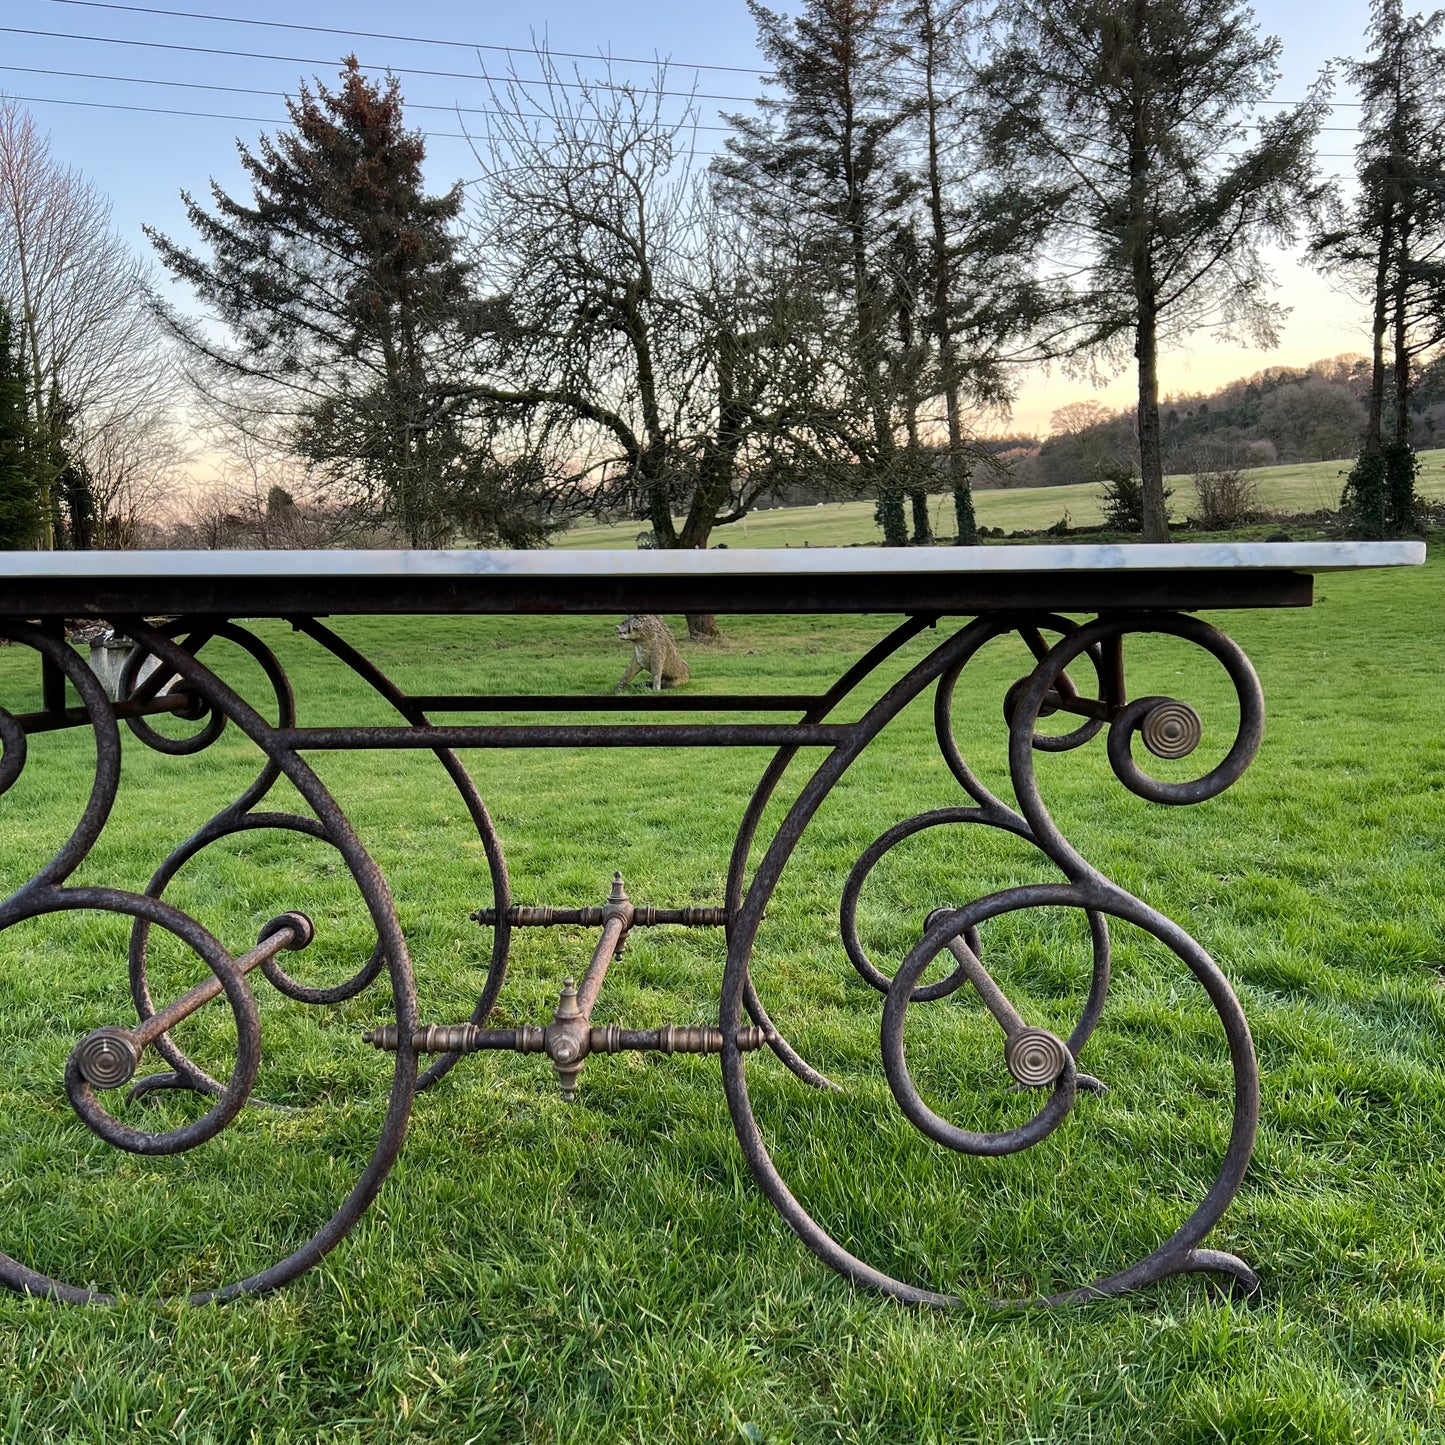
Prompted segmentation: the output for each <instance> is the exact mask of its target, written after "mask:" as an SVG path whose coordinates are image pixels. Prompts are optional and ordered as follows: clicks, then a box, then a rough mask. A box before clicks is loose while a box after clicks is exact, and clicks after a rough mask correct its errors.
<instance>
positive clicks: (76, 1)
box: [50, 0, 764, 78]
mask: <svg viewBox="0 0 1445 1445" xmlns="http://www.w3.org/2000/svg"><path fill="white" fill-rule="evenodd" d="M50 3H51V4H52V5H75V6H79V7H81V8H83V9H86V10H120V11H123V12H125V13H126V14H131V15H165V16H169V17H170V18H171V19H174V20H211V21H214V22H215V23H216V24H218V25H251V26H257V27H264V28H265V29H268V30H303V31H306V32H308V33H310V34H312V35H344V36H347V37H348V38H351V39H355V40H401V41H405V42H406V43H407V44H409V45H438V46H443V47H446V48H448V49H451V50H492V51H496V52H498V53H500V54H502V55H531V54H533V53H534V52H533V50H532V49H531V48H530V47H528V46H525V45H495V44H487V43H486V42H484V41H480V40H446V39H442V38H441V37H439V36H429V35H398V34H393V33H389V32H387V31H384V30H344V29H341V28H339V27H337V26H333V25H301V24H298V23H297V22H295V21H289V20H250V19H247V18H246V17H245V16H241V15H215V14H210V13H206V12H202V11H197V10H163V9H161V8H160V7H159V6H155V5H116V4H112V3H107V0H50ZM544 48H545V49H546V51H547V53H548V54H549V55H555V56H557V57H558V58H559V59H562V60H606V61H608V62H609V63H610V64H613V65H653V66H655V65H657V64H659V63H660V61H661V57H659V56H653V57H652V58H651V59H650V60H644V59H641V58H639V57H637V56H630V55H612V54H605V53H602V52H599V51H581V50H553V49H552V48H551V46H546V47H544ZM668 63H670V64H676V65H677V66H679V67H680V68H681V69H683V70H715V71H721V72H725V73H727V74H730V75H752V76H756V77H758V78H761V77H762V75H763V73H764V72H762V71H761V70H756V69H753V68H751V67H749V66H746V65H710V64H709V65H704V64H701V63H695V64H694V63H688V62H684V61H681V60H679V61H675V62H668Z"/></svg>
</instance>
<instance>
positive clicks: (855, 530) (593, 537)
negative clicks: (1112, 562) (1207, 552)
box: [557, 450, 1445, 548]
mask: <svg viewBox="0 0 1445 1445" xmlns="http://www.w3.org/2000/svg"><path fill="white" fill-rule="evenodd" d="M1420 460H1421V471H1420V480H1419V490H1420V495H1421V496H1424V497H1430V498H1432V499H1439V498H1442V497H1445V450H1440V451H1430V452H1421V453H1420ZM1349 468H1350V464H1349V463H1348V462H1311V463H1300V464H1294V465H1290V466H1282V467H1261V468H1259V469H1258V470H1256V471H1254V472H1252V473H1250V475H1251V476H1252V477H1254V478H1255V479H1256V480H1257V481H1258V483H1259V500H1260V505H1261V506H1262V507H1265V508H1268V509H1269V510H1272V511H1277V512H1282V513H1298V512H1317V511H1320V510H1322V509H1326V508H1328V509H1330V510H1333V509H1334V508H1336V507H1338V506H1339V503H1340V489H1341V488H1342V487H1343V485H1344V478H1345V473H1346V472H1348V471H1349ZM1165 484H1166V485H1167V486H1169V487H1172V488H1173V490H1174V496H1173V498H1172V499H1171V500H1170V504H1169V508H1170V514H1171V515H1172V516H1173V517H1175V518H1176V519H1177V518H1182V517H1186V516H1188V515H1189V514H1190V512H1191V511H1192V510H1193V509H1194V506H1195V497H1194V484H1193V481H1192V480H1191V479H1190V478H1189V477H1169V478H1167V479H1166V483H1165ZM1102 491H1103V489H1102V487H1101V486H1100V485H1099V484H1098V483H1095V482H1081V483H1079V484H1078V485H1077V486H1071V487H1011V488H1008V489H1005V490H999V489H993V490H979V491H977V492H975V493H974V507H975V510H976V511H977V513H978V521H979V525H980V526H982V527H1002V528H1003V529H1004V530H1005V531H1010V532H1012V531H1023V530H1031V529H1040V528H1044V527H1050V526H1052V525H1053V524H1054V523H1056V522H1058V521H1059V520H1061V519H1062V518H1063V517H1064V515H1065V514H1066V513H1067V515H1068V521H1069V525H1070V526H1072V527H1092V526H1097V525H1099V524H1100V523H1101V522H1102V521H1103V514H1102V513H1101V512H1100V510H1099V500H1100V496H1101V494H1102ZM929 512H930V515H931V516H932V518H933V529H934V531H935V532H936V533H937V534H938V535H939V536H940V537H951V536H953V535H954V533H955V531H956V530H957V524H956V522H955V520H954V516H953V498H952V496H951V495H939V496H935V497H932V498H930V500H929ZM643 527H644V524H642V523H640V522H622V523H607V524H601V523H595V522H594V523H588V524H586V525H581V526H576V527H573V528H571V529H570V530H569V531H568V532H566V533H564V534H563V535H562V536H560V537H559V538H558V539H557V546H559V547H586V548H592V547H625V548H631V547H632V546H634V545H635V541H636V537H637V534H638V532H639V531H640V530H643ZM1267 530H1274V529H1273V528H1270V529H1267ZM879 536H880V533H879V530H878V524H877V522H875V521H874V519H873V503H872V502H826V503H820V504H818V505H815V506H811V507H779V508H776V509H775V510H773V511H769V512H754V513H753V514H752V515H751V516H749V517H747V518H746V519H745V520H744V521H742V522H736V523H733V524H732V525H731V526H728V527H723V528H720V529H719V530H718V531H717V532H715V533H714V534H713V541H714V542H726V543H727V544H728V546H729V547H784V546H791V547H803V546H809V547H848V546H852V545H854V544H855V543H867V542H877V541H878V540H879Z"/></svg>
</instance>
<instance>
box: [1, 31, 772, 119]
mask: <svg viewBox="0 0 1445 1445" xmlns="http://www.w3.org/2000/svg"><path fill="white" fill-rule="evenodd" d="M0 34H4V35H30V36H38V37H40V38H41V39H45V40H84V41H86V42H88V43H90V44H94V45H129V46H133V47H135V48H136V49H139V50H173V51H179V52H181V53H183V54H186V55H224V56H228V57H229V58H231V59H234V60H279V61H283V62H285V63H286V64H288V65H314V66H320V67H322V68H323V69H330V68H331V67H333V66H334V65H335V64H336V62H335V61H334V60H311V59H308V58H307V57H306V56H304V55H272V54H269V53H267V52H265V51H259V50H228V49H226V48H225V47H223V46H216V45H181V44H178V43H177V42H175V41H169V40H130V39H122V38H121V37H120V36H116V35H76V34H74V33H72V32H70V31H68V30H27V29H23V28H21V27H20V26H18V25H0ZM599 58H601V57H599ZM358 68H359V69H361V70H369V71H383V72H388V73H393V74H397V75H425V76H429V77H431V78H433V79H442V80H484V81H487V82H489V83H491V84H496V85H508V84H511V83H513V82H515V83H518V84H521V85H542V84H546V85H549V86H551V85H555V86H558V87H559V88H561V89H564V90H626V91H632V92H634V93H636V94H645V95H653V94H655V95H658V96H670V97H672V98H674V99H678V100H735V101H740V102H742V103H743V104H744V105H753V104H755V103H756V102H757V99H758V97H757V96H754V95H713V94H710V93H708V92H705V91H691V90H663V89H661V88H660V87H657V86H648V85H630V84H627V83H626V82H619V81H602V80H598V81H591V80H556V79H551V80H546V81H543V80H541V79H538V80H525V79H520V78H519V77H516V76H509V75H489V74H488V73H487V72H486V71H485V70H430V69H426V68H424V67H422V66H417V65H362V64H361V63H360V62H358Z"/></svg>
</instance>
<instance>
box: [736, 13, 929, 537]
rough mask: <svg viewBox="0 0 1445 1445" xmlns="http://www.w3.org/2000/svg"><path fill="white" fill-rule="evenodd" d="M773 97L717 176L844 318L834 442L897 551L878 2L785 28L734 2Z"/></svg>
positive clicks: (889, 171)
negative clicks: (742, 196)
mask: <svg viewBox="0 0 1445 1445" xmlns="http://www.w3.org/2000/svg"><path fill="white" fill-rule="evenodd" d="M748 8H749V10H751V12H752V15H753V19H754V20H755V21H756V23H757V27H758V46H759V48H760V49H761V50H762V52H763V54H764V55H765V56H767V58H768V62H769V65H770V66H771V73H770V76H769V81H770V83H771V84H773V85H775V86H776V87H777V88H778V90H779V91H780V92H781V94H779V95H772V96H765V97H764V98H763V99H762V100H760V101H759V102H758V106H759V112H760V113H759V115H758V116H732V117H730V120H731V122H732V125H733V127H734V131H735V133H734V135H733V136H731V137H730V138H729V140H728V143H727V152H728V153H727V155H726V157H724V158H723V160H722V161H721V162H720V163H719V170H720V172H721V173H722V174H723V175H724V176H725V177H727V178H728V179H729V180H730V181H733V182H735V183H737V184H738V185H739V186H740V187H741V188H743V189H744V190H745V191H746V192H748V193H749V194H750V195H751V198H752V209H753V213H754V216H755V218H756V220H757V221H758V222H759V223H760V224H761V225H763V226H764V227H767V228H771V229H773V230H775V231H778V232H782V233H787V234H790V235H793V236H795V237H797V241H798V244H799V245H800V246H801V248H802V249H803V250H804V251H805V253H806V254H807V255H808V256H809V258H810V261H811V265H812V267H813V269H814V274H815V276H816V278H817V280H816V283H815V284H816V286H817V287H818V289H819V292H820V294H826V295H828V296H830V297H832V298H835V300H836V302H837V303H838V304H839V305H840V306H842V307H844V308H846V311H847V314H848V318H849V330H850V332H851V336H850V346H849V352H850V355H849V356H848V357H847V358H846V373H847V374H846V377H845V386H846V389H847V391H848V392H849V393H850V397H849V401H850V403H851V405H852V407H853V409H854V410H855V412H856V415H857V423H858V424H857V425H855V426H854V427H852V429H851V431H850V435H849V437H848V441H849V444H850V446H851V447H852V448H853V450H854V452H855V454H856V457H857V461H858V464H859V468H860V471H861V473H862V475H863V480H864V483H865V485H867V486H871V487H872V488H874V489H875V490H876V493H877V497H878V509H877V515H878V520H879V523H880V525H881V526H882V528H883V539H884V541H885V543H887V544H888V545H890V546H902V545H904V544H905V543H906V542H907V541H908V529H907V523H906V519H905V513H904V491H905V487H904V485H903V482H904V472H905V470H906V468H905V467H904V466H903V465H901V464H900V459H899V457H898V455H897V447H896V445H895V440H894V409H895V405H896V404H897V402H898V397H897V396H896V394H895V392H894V390H893V387H892V385H891V384H890V359H889V351H890V343H891V341H892V339H893V326H894V323H895V322H896V311H895V309H894V306H893V305H892V304H891V303H892V302H893V301H894V300H895V299H896V291H895V289H894V287H893V286H892V284H891V281H890V275H889V257H888V251H889V247H890V242H891V241H892V239H893V238H894V237H895V236H896V224H897V221H898V218H899V214H900V210H901V206H902V202H903V200H904V199H905V196H904V193H903V192H901V191H900V189H899V187H898V184H897V182H898V173H897V166H896V153H897V145H898V131H899V127H900V126H901V125H902V123H903V120H904V114H905V112H904V108H903V106H902V105H901V104H900V101H899V93H898V77H897V75H896V74H895V71H896V68H897V59H898V57H897V50H896V47H895V45H894V44H893V41H892V37H891V34H890V29H889V19H890V7H889V5H888V3H887V0H807V3H806V4H805V5H804V6H803V8H802V12H801V13H800V14H799V15H798V16H796V17H789V16H786V15H782V14H779V13H778V12H776V11H773V10H769V9H767V8H766V7H765V6H763V5H761V4H759V3H757V0H748Z"/></svg>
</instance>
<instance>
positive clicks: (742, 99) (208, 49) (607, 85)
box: [0, 0, 1357, 107]
mask: <svg viewBox="0 0 1445 1445" xmlns="http://www.w3.org/2000/svg"><path fill="white" fill-rule="evenodd" d="M51 3H52V4H86V5H94V6H96V7H97V8H107V9H116V10H130V9H139V8H140V7H133V6H126V5H113V4H110V3H108V0H107V3H105V4H104V5H102V0H51ZM156 13H159V14H167V15H176V16H182V17H189V15H190V12H187V11H157V12H156ZM194 18H197V19H223V20H232V21H234V23H236V24H238V25H252V24H267V25H275V26H278V27H282V28H287V29H304V30H323V31H324V32H325V33H328V34H338V35H347V36H354V37H363V36H366V35H368V34H369V33H370V32H366V31H348V30H334V31H333V30H329V29H327V28H326V27H321V26H300V25H297V26H290V25H286V24H285V23H284V22H281V21H264V22H263V21H251V20H243V19H241V18H239V17H233V16H205V15H201V14H199V13H197V14H196V15H195V16H194ZM0 34H6V35H28V36H33V37H39V38H42V39H47V40H81V41H85V42H87V43H89V44H94V45H127V46H132V47H135V48H138V49H144V50H170V51H178V52H181V53H183V54H188V55H223V56H227V57H229V58H231V59H236V60H273V61H279V62H282V63H285V64H288V65H308V66H320V67H321V68H323V69H329V68H330V67H331V66H333V65H335V63H336V62H335V61H334V60H314V59H308V58H307V57H305V56H301V55H274V54H271V53H269V52H266V51H255V50H234V49H229V48H227V47H224V46H214V45H182V44H179V43H178V42H175V41H165V40H133V39H129V38H125V37H121V36H115V35H79V34H75V33H74V32H72V31H66V30H36V29H26V28H22V27H20V26H15V25H0ZM385 38H387V39H403V40H405V39H411V38H413V37H407V36H387V37H385ZM420 43H423V44H425V43H429V42H425V41H421V42H420ZM438 43H441V42H438ZM445 43H446V44H449V45H451V44H456V45H461V44H462V42H461V41H455V42H452V41H447V42H445ZM467 48H468V49H483V48H487V49H493V50H502V51H505V52H506V53H508V54H515V55H545V56H551V55H565V56H568V57H570V58H575V59H586V60H601V61H603V62H604V63H607V62H610V61H611V60H612V59H613V57H610V56H607V55H581V54H580V53H579V52H571V51H566V52H564V51H551V50H548V49H547V48H546V47H545V46H543V47H542V48H541V49H540V50H539V51H537V52H532V51H527V50H522V49H520V48H517V47H510V46H488V47H482V46H467ZM617 63H619V64H624V65H642V64H653V65H659V66H667V65H672V66H674V67H676V68H677V69H681V70H704V69H709V68H712V67H707V66H700V65H688V64H684V63H683V62H681V61H664V60H662V59H661V58H659V59H658V60H656V61H640V60H635V59H624V58H622V57H617ZM358 65H359V68H360V69H362V70H366V71H380V72H383V73H392V74H397V75H424V76H427V77H429V78H432V79H443V80H473V81H475V80H482V81H486V82H487V83H488V84H494V85H508V84H512V83H516V84H520V85H523V86H526V85H541V84H549V85H556V86H558V87H560V88H562V89H566V90H626V91H630V92H633V93H635V94H647V95H651V94H656V95H658V96H659V97H671V98H673V99H679V100H688V101H693V100H726V101H735V102H737V103H739V104H742V105H756V104H758V102H759V100H760V99H762V98H763V97H760V96H756V95H730V94H724V93H721V92H718V93H714V92H711V91H691V90H665V89H662V88H660V87H657V86H649V85H633V84H632V83H630V82H618V81H600V80H599V81H590V80H589V81H581V80H570V81H569V80H551V81H544V80H542V79H540V78H539V79H536V80H528V79H526V78H522V77H516V76H507V75H492V74H489V73H488V72H487V71H485V70H436V69H430V68H426V67H422V66H414V65H364V64H361V63H360V62H358ZM733 68H734V69H736V67H733ZM743 73H744V74H749V75H758V76H759V77H760V78H761V77H762V75H763V72H761V71H744V72H743ZM1258 103H1259V104H1260V105H1296V104H1298V103H1299V102H1297V101H1292V100H1262V101H1260V102H1258ZM1332 104H1334V105H1339V106H1350V107H1356V106H1357V102H1354V101H1335V102H1332Z"/></svg>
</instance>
